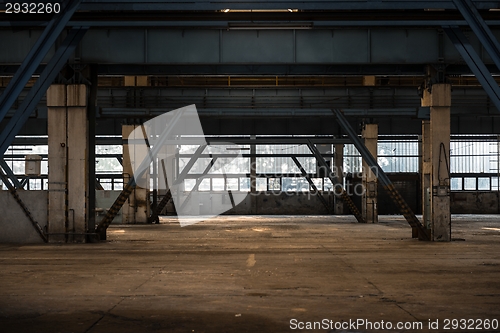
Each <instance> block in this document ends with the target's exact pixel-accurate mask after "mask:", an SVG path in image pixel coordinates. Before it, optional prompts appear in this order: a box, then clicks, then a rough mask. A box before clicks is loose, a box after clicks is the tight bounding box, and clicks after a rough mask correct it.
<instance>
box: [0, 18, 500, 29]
mask: <svg viewBox="0 0 500 333" xmlns="http://www.w3.org/2000/svg"><path fill="white" fill-rule="evenodd" d="M484 22H485V23H486V24H487V25H500V20H487V21H484ZM238 24H239V25H240V26H241V23H239V22H238V21H236V22H233V21H219V20H217V21H215V20H206V21H201V20H200V21H177V20H175V21H165V20H163V21H156V20H140V19H139V20H133V21H132V20H116V19H115V20H109V21H108V20H103V21H100V20H93V21H89V20H71V21H69V22H68V24H67V25H66V26H68V27H73V26H88V27H100V28H102V27H110V28H116V27H125V28H130V27H141V28H144V27H152V28H158V27H165V28H213V29H218V28H224V29H237V26H238ZM247 24H248V27H249V28H250V27H252V24H251V23H247ZM266 24H267V29H269V27H273V26H274V27H275V29H285V28H286V27H287V25H289V26H290V25H291V24H293V26H303V27H311V28H312V27H314V29H327V28H333V27H438V26H442V25H457V26H467V25H469V23H468V22H467V21H466V20H412V19H411V18H410V19H395V20H377V21H376V20H363V21H361V20H345V21H340V20H339V21H328V20H322V21H314V20H310V21H296V20H294V21H292V23H290V22H289V21H287V22H286V23H282V22H280V21H273V22H266V21H259V22H258V25H256V24H254V25H253V27H254V28H258V27H259V25H260V26H263V25H266ZM45 25H46V22H44V21H14V22H8V21H7V22H0V27H16V28H22V27H35V26H36V27H41V26H45ZM235 26H236V28H235Z"/></svg>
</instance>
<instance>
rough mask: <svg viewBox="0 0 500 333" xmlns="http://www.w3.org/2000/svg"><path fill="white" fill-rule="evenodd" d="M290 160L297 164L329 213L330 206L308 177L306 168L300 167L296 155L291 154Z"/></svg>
mask: <svg viewBox="0 0 500 333" xmlns="http://www.w3.org/2000/svg"><path fill="white" fill-rule="evenodd" d="M292 160H293V161H294V162H295V165H297V167H298V168H299V170H300V172H301V173H302V176H304V178H305V179H306V180H307V182H308V183H309V185H310V186H311V187H312V188H313V191H314V193H316V194H317V196H318V199H319V201H321V203H322V204H323V206H325V208H326V211H327V212H328V213H331V212H332V210H331V209H330V206H328V202H326V200H325V198H323V195H322V194H321V193H319V191H318V188H317V187H316V185H315V184H314V182H313V181H312V179H311V177H309V175H308V174H307V172H306V170H305V169H304V168H303V167H302V164H300V162H299V160H298V159H297V157H295V156H292Z"/></svg>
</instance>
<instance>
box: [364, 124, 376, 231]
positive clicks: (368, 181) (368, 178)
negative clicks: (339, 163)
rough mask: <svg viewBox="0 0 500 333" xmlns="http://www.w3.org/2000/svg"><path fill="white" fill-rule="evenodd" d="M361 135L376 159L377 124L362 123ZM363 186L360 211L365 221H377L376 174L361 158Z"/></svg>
mask: <svg viewBox="0 0 500 333" xmlns="http://www.w3.org/2000/svg"><path fill="white" fill-rule="evenodd" d="M362 137H363V139H364V144H365V146H366V148H367V149H368V150H369V151H370V153H371V154H372V156H373V157H374V158H375V160H376V159H377V141H378V125H377V124H364V126H363V131H362ZM362 181H363V187H364V189H365V190H364V193H363V196H362V204H361V206H362V208H361V213H362V215H363V218H364V220H365V221H366V223H378V209H377V206H378V205H377V175H375V174H374V173H373V171H372V169H371V168H370V166H369V165H368V163H366V161H365V159H363V179H362Z"/></svg>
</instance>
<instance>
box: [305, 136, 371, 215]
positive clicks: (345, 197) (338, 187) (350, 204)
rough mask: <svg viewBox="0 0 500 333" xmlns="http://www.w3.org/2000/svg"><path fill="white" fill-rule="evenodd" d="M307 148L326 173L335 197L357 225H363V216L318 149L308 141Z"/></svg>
mask: <svg viewBox="0 0 500 333" xmlns="http://www.w3.org/2000/svg"><path fill="white" fill-rule="evenodd" d="M307 146H308V147H309V150H311V152H312V153H313V155H314V156H315V157H316V161H318V163H319V164H320V165H321V167H323V168H324V169H325V170H326V172H327V176H328V178H329V179H330V181H331V182H332V185H333V189H334V193H335V195H338V196H340V198H342V200H343V201H344V202H345V203H346V204H347V207H348V208H349V210H350V211H351V213H352V214H353V215H354V217H355V218H356V220H358V222H359V223H365V220H364V219H363V216H362V215H361V213H360V211H359V209H358V208H357V207H356V205H354V202H353V201H352V199H351V197H350V196H349V195H348V194H347V192H346V191H345V190H344V188H343V186H342V184H340V183H339V181H338V179H337V177H336V176H335V174H334V173H333V172H332V169H331V168H330V166H329V165H328V164H327V163H326V161H325V159H324V158H323V156H322V155H321V153H320V152H319V150H318V148H316V146H315V145H314V143H312V141H308V143H307Z"/></svg>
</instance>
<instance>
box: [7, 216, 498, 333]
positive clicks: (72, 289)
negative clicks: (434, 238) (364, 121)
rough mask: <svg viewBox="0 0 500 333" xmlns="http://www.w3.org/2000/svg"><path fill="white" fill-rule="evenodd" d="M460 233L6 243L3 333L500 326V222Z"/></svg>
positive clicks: (325, 224)
mask: <svg viewBox="0 0 500 333" xmlns="http://www.w3.org/2000/svg"><path fill="white" fill-rule="evenodd" d="M453 221H454V222H453V235H454V238H455V239H456V241H454V242H451V243H425V242H419V241H417V240H413V239H411V230H410V228H409V227H408V225H407V224H406V222H405V221H404V220H403V219H401V218H399V217H383V216H382V217H381V218H380V222H381V223H379V224H376V225H360V224H357V223H355V220H354V219H353V218H351V217H347V216H345V217H331V216H330V217H329V216H278V217H263V216H247V217H240V216H225V217H218V218H215V219H212V220H210V221H206V222H202V223H199V224H196V225H193V226H190V227H186V228H180V227H179V226H178V224H177V223H174V222H173V221H172V220H168V219H163V220H162V224H160V225H129V226H112V227H111V228H110V229H109V233H108V234H109V240H108V241H107V242H103V243H100V244H69V245H22V246H16V245H0V265H1V270H0V282H1V285H2V288H1V290H0V331H1V332H50V333H55V332H91V333H100V332H119V333H127V332H134V333H135V332H294V331H295V332H296V331H303V332H306V331H307V332H308V331H314V332H324V331H332V332H333V330H331V329H330V328H328V329H325V330H307V329H304V330H298V329H297V330H292V329H291V328H290V320H292V319H296V320H297V321H302V322H308V321H309V322H311V321H320V320H323V319H329V320H332V321H333V322H334V323H335V322H340V321H349V320H356V319H367V320H369V321H371V322H372V323H374V324H375V325H376V323H380V322H381V321H382V320H384V323H386V322H388V321H389V322H391V323H393V324H394V325H396V324H397V322H423V328H424V329H423V330H418V329H407V330H405V329H400V330H399V329H393V330H390V331H391V332H427V331H429V332H441V331H444V327H443V325H444V320H445V319H490V320H491V319H498V320H500V220H499V219H498V216H491V215H490V216H481V217H479V216H476V215H469V216H464V215H462V216H454V217H453ZM459 239H461V240H459ZM464 240H465V241H464ZM429 319H430V320H431V321H432V322H435V320H436V319H438V320H439V323H438V324H439V329H436V330H428V329H427V328H428V321H429ZM450 328H451V326H450ZM499 330H500V329H497V330H492V329H490V330H474V331H475V332H478V331H481V332H485V331H489V332H493V331H499ZM342 331H344V332H382V331H383V330H370V329H367V328H366V327H365V326H360V327H358V329H354V328H353V326H351V327H350V328H347V329H346V330H342V329H338V330H336V331H335V332H342ZM449 331H451V332H462V331H466V330H460V329H458V330H448V332H449Z"/></svg>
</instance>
